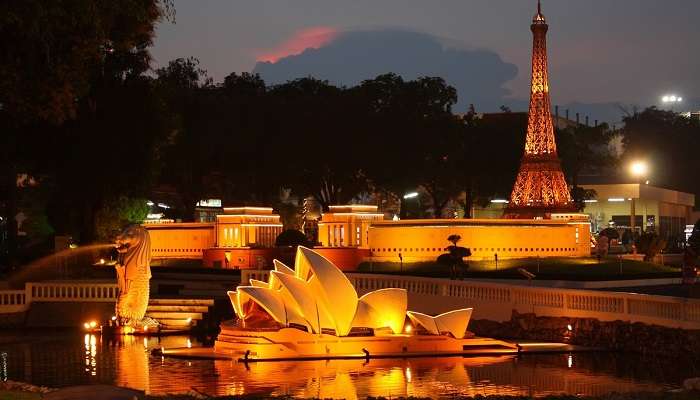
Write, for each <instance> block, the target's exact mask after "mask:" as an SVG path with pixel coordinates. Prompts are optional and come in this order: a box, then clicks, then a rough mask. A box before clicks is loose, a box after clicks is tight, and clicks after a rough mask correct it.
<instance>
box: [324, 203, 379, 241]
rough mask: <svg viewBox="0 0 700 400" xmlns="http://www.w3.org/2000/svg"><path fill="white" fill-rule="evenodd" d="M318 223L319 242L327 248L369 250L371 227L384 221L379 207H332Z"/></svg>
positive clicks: (353, 205)
mask: <svg viewBox="0 0 700 400" xmlns="http://www.w3.org/2000/svg"><path fill="white" fill-rule="evenodd" d="M329 209H330V210H329V212H327V213H323V214H322V216H321V222H319V223H318V240H319V242H321V245H322V246H325V247H360V248H369V236H368V232H369V227H370V225H371V224H372V223H373V222H376V221H381V220H383V219H384V214H382V213H378V212H377V206H369V205H359V204H351V205H347V206H330V207H329Z"/></svg>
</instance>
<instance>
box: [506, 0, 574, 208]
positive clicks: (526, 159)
mask: <svg viewBox="0 0 700 400" xmlns="http://www.w3.org/2000/svg"><path fill="white" fill-rule="evenodd" d="M548 28H549V26H548V25H547V21H546V20H545V18H544V15H542V7H541V5H540V2H539V0H538V2H537V14H535V17H534V18H533V20H532V25H531V26H530V29H531V30H532V35H533V43H532V80H531V82H532V83H531V87H530V111H529V115H528V122H527V136H526V140H525V154H524V155H523V158H522V160H521V162H520V170H519V171H518V177H517V178H516V179H515V185H514V186H513V192H512V193H511V195H510V202H509V203H508V206H507V207H506V209H505V212H504V218H511V219H533V218H545V219H547V218H550V216H551V214H552V213H572V212H575V211H576V207H575V205H574V203H573V201H572V199H571V193H569V187H568V186H567V184H566V180H565V179H564V173H563V172H562V170H561V161H560V160H559V156H558V154H557V144H556V142H555V140H554V126H553V123H552V112H551V102H550V99H549V78H548V76H547V30H548Z"/></svg>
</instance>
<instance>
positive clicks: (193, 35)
mask: <svg viewBox="0 0 700 400" xmlns="http://www.w3.org/2000/svg"><path fill="white" fill-rule="evenodd" d="M535 3H536V2H535V1H534V0H433V1H428V0H342V1H341V0H293V1H291V0H274V1H273V0H236V1H230V0H198V1H184V0H176V1H175V5H176V8H177V17H176V23H175V24H170V23H168V22H165V23H163V24H161V26H160V27H159V29H158V37H157V38H156V43H155V48H154V49H153V55H154V58H155V60H156V62H157V63H158V64H156V66H157V65H162V64H164V63H167V61H168V60H170V59H173V58H176V57H187V56H195V57H197V58H199V59H200V61H201V63H202V66H203V67H204V68H205V69H207V70H208V71H209V72H210V75H211V76H212V77H214V79H215V80H219V79H221V78H222V77H223V76H225V75H226V74H228V73H230V72H233V71H238V72H240V71H251V70H253V69H254V68H255V65H256V62H257V61H260V60H263V59H273V60H277V59H278V58H280V57H284V56H285V55H294V54H297V53H299V52H301V51H302V50H303V47H304V46H305V44H309V45H311V46H314V47H320V48H323V47H324V46H332V45H333V43H334V41H337V40H339V38H342V37H347V36H344V35H347V34H348V33H352V32H355V31H360V32H367V31H370V32H371V31H387V30H389V31H391V30H395V31H408V32H417V33H423V34H426V35H423V36H424V37H425V38H430V37H433V38H437V39H439V41H440V42H441V43H443V44H444V45H445V46H446V47H449V48H452V49H458V50H459V49H461V50H467V52H468V53H469V54H477V55H479V54H480V55H483V54H485V53H492V54H495V55H497V56H498V57H500V59H501V60H502V63H503V65H505V67H503V68H505V69H507V66H508V65H511V64H512V65H514V66H515V67H516V72H515V74H514V77H512V79H510V77H508V74H507V71H506V74H505V75H504V77H508V78H509V79H508V80H507V81H506V82H504V84H503V88H504V89H505V91H506V92H509V93H506V94H505V95H504V96H505V98H511V99H513V101H514V104H518V100H522V99H524V98H527V94H528V83H529V82H528V79H529V71H530V51H531V36H530V31H529V24H530V21H531V18H532V15H533V13H534V9H535ZM542 6H543V12H544V14H545V16H546V17H547V19H548V22H549V24H550V34H549V52H550V75H551V87H552V97H553V101H554V103H556V104H567V103H572V102H581V103H589V104H590V103H607V102H621V103H624V104H632V103H633V104H640V105H647V104H652V103H654V102H656V101H657V99H659V98H660V96H661V95H662V94H664V93H668V92H675V93H678V94H679V95H682V96H683V97H684V98H686V99H688V100H690V99H692V98H698V97H700V95H698V93H699V92H700V79H698V71H700V55H699V54H698V39H700V24H699V23H698V15H700V1H698V0H544V1H543V4H542ZM369 42H371V39H369ZM416 44H417V46H416V48H417V50H416V51H418V50H419V47H420V46H419V45H421V41H417V42H416ZM424 44H425V43H422V45H424ZM410 45H411V42H410V41H409V42H406V43H404V45H403V46H402V47H403V48H404V50H403V51H404V52H410V51H411V47H410ZM356 46H357V44H356ZM359 46H361V43H360V44H359ZM474 50H478V51H474ZM348 61H352V62H353V63H359V62H366V63H368V64H372V62H373V61H374V60H373V59H367V60H362V59H360V60H357V59H354V60H348ZM423 61H425V62H423V63H420V65H419V66H417V67H416V69H418V71H416V73H420V72H421V71H420V70H421V69H425V70H426V74H432V73H433V71H435V70H439V69H440V68H436V67H435V66H431V65H430V60H423ZM442 62H443V63H444V62H445V60H444V59H443V60H442ZM476 64H477V65H478V63H476ZM382 67H383V68H390V67H391V66H384V65H383V66H382ZM377 68H379V67H377ZM367 70H368V71H375V70H376V68H367ZM331 72H333V71H331ZM290 73H292V72H290ZM329 73H330V72H329ZM465 73H473V71H467V72H465ZM498 89H499V88H498V87H496V88H495V90H498ZM464 90H465V91H466V89H464ZM483 90H486V89H485V88H476V87H475V88H474V90H472V92H471V94H470V95H469V97H476V98H482V97H488V95H487V94H485V93H480V94H478V93H476V92H477V91H483ZM460 91H463V90H460ZM461 95H462V94H461ZM463 97H464V96H463Z"/></svg>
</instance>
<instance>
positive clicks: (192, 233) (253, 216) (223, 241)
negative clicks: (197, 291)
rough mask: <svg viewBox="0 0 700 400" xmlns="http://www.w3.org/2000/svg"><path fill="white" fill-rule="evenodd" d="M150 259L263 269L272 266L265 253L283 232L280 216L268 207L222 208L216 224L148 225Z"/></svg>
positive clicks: (171, 223)
mask: <svg viewBox="0 0 700 400" xmlns="http://www.w3.org/2000/svg"><path fill="white" fill-rule="evenodd" d="M144 227H145V228H146V229H147V230H148V231H149V233H150V236H151V249H152V250H151V251H152V257H153V258H154V259H155V260H156V262H155V264H156V265H157V264H158V262H159V261H162V260H169V259H201V260H203V262H204V266H206V267H219V268H264V267H269V266H270V265H271V263H272V256H273V255H272V254H271V253H270V252H269V251H266V249H270V248H272V247H274V245H275V239H276V238H277V236H278V235H279V234H280V233H281V232H282V223H281V222H280V216H279V215H277V214H274V213H273V212H272V208H270V207H225V208H223V214H218V215H216V218H215V222H203V223H174V222H168V223H158V224H153V223H148V224H144Z"/></svg>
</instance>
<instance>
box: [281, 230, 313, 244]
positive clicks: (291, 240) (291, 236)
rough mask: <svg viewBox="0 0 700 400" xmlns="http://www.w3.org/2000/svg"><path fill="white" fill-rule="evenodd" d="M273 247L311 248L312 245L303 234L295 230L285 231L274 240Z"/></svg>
mask: <svg viewBox="0 0 700 400" xmlns="http://www.w3.org/2000/svg"><path fill="white" fill-rule="evenodd" d="M275 246H277V247H287V246H295V247H296V246H305V247H312V246H313V244H312V243H310V242H309V239H307V237H306V235H304V233H303V232H301V231H298V230H296V229H287V230H286V231H283V232H282V233H280V234H279V235H277V239H275Z"/></svg>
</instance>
